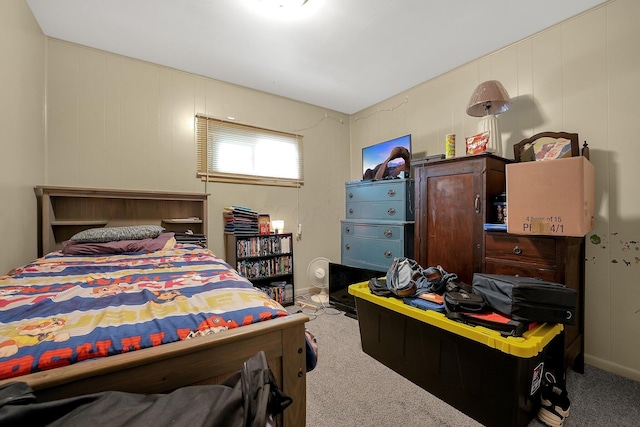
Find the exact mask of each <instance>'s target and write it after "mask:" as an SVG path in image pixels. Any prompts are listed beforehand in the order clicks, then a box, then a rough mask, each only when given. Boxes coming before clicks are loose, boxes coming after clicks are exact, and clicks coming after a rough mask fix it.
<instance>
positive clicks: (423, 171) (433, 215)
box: [412, 154, 584, 373]
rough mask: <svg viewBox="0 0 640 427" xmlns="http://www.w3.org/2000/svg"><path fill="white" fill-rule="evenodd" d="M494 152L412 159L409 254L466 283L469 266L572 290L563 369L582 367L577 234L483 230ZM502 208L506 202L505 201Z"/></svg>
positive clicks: (498, 186) (490, 216)
mask: <svg viewBox="0 0 640 427" xmlns="http://www.w3.org/2000/svg"><path fill="white" fill-rule="evenodd" d="M510 162H512V161H511V160H508V159H504V158H501V157H498V156H495V155H493V154H480V155H475V156H466V157H456V158H453V159H446V160H436V161H424V162H421V161H414V162H413V163H412V169H413V173H414V179H415V191H416V194H415V200H416V202H415V204H416V214H415V237H414V241H415V250H414V254H415V258H414V259H415V260H416V261H417V262H418V263H419V264H420V265H421V266H423V267H430V266H436V265H441V266H442V267H443V268H444V269H445V270H446V271H448V272H450V273H456V274H457V275H458V278H459V280H460V281H462V282H463V283H466V284H469V285H470V284H471V283H472V279H473V274H474V273H475V272H484V273H490V274H508V275H520V276H528V277H539V278H541V279H545V280H550V281H553V282H556V283H562V284H565V285H566V286H568V287H570V288H572V289H575V290H577V291H578V307H577V313H578V322H577V324H576V325H573V326H572V325H565V333H564V340H565V343H564V344H565V356H564V357H565V360H564V365H565V370H566V369H567V368H573V369H574V370H575V371H576V372H580V373H582V372H584V238H582V237H552V236H538V235H536V236H524V235H516V234H507V233H506V232H504V231H484V224H485V223H492V222H495V214H494V210H493V201H494V200H495V198H496V196H498V195H500V194H501V193H502V192H503V191H505V182H506V172H505V165H507V164H508V163H510ZM507 209H508V207H507Z"/></svg>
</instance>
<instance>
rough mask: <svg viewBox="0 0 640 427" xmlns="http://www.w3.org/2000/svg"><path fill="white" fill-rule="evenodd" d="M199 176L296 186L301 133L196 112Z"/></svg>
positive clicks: (301, 178) (299, 173)
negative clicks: (250, 124)
mask: <svg viewBox="0 0 640 427" xmlns="http://www.w3.org/2000/svg"><path fill="white" fill-rule="evenodd" d="M196 139H197V150H198V152H197V157H198V159H197V161H198V176H199V177H201V178H202V179H204V180H206V179H208V180H209V181H217V182H235V183H245V184H261V185H278V186H292V187H299V186H301V185H302V184H303V183H304V175H303V167H302V166H303V158H302V136H301V135H295V134H291V133H286V132H279V131H274V130H269V129H263V128H259V127H255V126H248V125H243V124H240V123H235V122H227V121H223V120H219V119H214V118H211V117H206V116H201V115H197V116H196Z"/></svg>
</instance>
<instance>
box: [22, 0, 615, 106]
mask: <svg viewBox="0 0 640 427" xmlns="http://www.w3.org/2000/svg"><path fill="white" fill-rule="evenodd" d="M26 1H27V3H28V4H29V6H30V7H31V10H32V11H33V14H34V16H35V18H36V19H37V21H38V23H39V24H40V27H41V28H42V31H43V32H44V34H45V35H47V36H49V37H54V38H58V39H61V40H67V41H71V42H74V43H78V44H81V45H85V46H90V47H94V48H97V49H102V50H105V51H109V52H113V53H117V54H121V55H125V56H129V57H133V58H137V59H141V60H145V61H149V62H152V63H156V64H160V65H164V66H168V67H172V68H176V69H179V70H183V71H187V72H190V73H195V74H199V75H202V76H206V77H211V78H214V79H218V80H222V81H226V82H230V83H235V84H238V85H241V86H246V87H249V88H253V89H258V90H261V91H264V92H268V93H273V94H277V95H281V96H284V97H287V98H292V99H295V100H299V101H303V102H307V103H310V104H314V105H318V106H321V107H324V108H328V109H332V110H336V111H339V112H343V113H347V114H352V113H355V112H358V111H360V110H361V109H363V108H366V107H369V106H371V105H373V104H375V103H377V102H380V101H382V100H384V99H386V98H388V97H390V96H392V95H395V94H397V93H399V92H402V91H403V90H406V89H409V88H411V87H413V86H415V85H417V84H419V83H422V82H425V81H427V80H429V79H431V78H434V77H436V76H438V75H440V74H442V73H444V72H446V71H448V70H451V69H453V68H456V67H458V66H460V65H462V64H465V63H467V62H469V61H472V60H474V59H477V58H479V57H481V56H484V55H486V54H488V53H491V52H493V51H495V50H498V49H500V48H502V47H505V46H508V45H510V44H512V43H514V42H516V41H518V40H521V39H523V38H525V37H527V36H529V35H531V34H534V33H536V32H539V31H541V30H543V29H545V28H548V27H550V26H552V25H554V24H556V23H558V22H561V21H563V20H565V19H568V18H570V17H572V16H575V15H577V14H579V13H580V12H583V11H585V10H587V9H590V8H592V7H594V6H596V5H598V4H601V3H605V2H606V0H308V2H307V4H305V5H304V6H302V7H301V8H299V9H298V11H299V13H300V14H299V16H296V17H285V16H272V15H268V14H266V13H265V10H264V9H263V8H260V7H256V6H257V5H258V4H259V3H260V0H26ZM263 1H264V0H263ZM280 11H282V8H280Z"/></svg>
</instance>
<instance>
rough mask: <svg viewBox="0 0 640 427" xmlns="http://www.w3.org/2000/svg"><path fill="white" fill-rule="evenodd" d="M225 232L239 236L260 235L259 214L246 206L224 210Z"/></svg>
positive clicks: (229, 207)
mask: <svg viewBox="0 0 640 427" xmlns="http://www.w3.org/2000/svg"><path fill="white" fill-rule="evenodd" d="M222 216H223V217H224V231H226V232H230V233H234V234H237V235H248V234H258V212H256V211H254V210H252V209H250V208H247V207H244V206H228V207H225V208H224V212H223V214H222Z"/></svg>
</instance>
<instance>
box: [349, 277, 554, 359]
mask: <svg viewBox="0 0 640 427" xmlns="http://www.w3.org/2000/svg"><path fill="white" fill-rule="evenodd" d="M349 293H350V294H351V295H353V296H355V297H356V298H360V299H363V300H366V301H369V302H371V303H374V304H376V305H379V306H381V307H384V308H387V309H389V310H393V311H395V312H397V313H400V314H404V315H405V316H409V317H412V318H414V319H416V320H419V321H421V322H425V323H428V324H430V325H433V326H436V327H438V328H441V329H444V330H446V331H449V332H453V333H454V334H457V335H460V336H463V337H465V338H469V339H470V340H473V341H477V342H479V343H482V344H484V345H486V346H489V347H491V348H495V349H496V350H500V351H502V352H504V353H507V354H511V355H513V356H517V357H523V358H529V357H534V356H536V355H538V354H539V353H540V352H541V351H542V350H543V349H544V348H545V346H546V345H547V344H549V343H550V342H551V340H552V339H553V338H554V337H555V336H556V335H558V334H559V333H560V332H562V329H563V325H562V324H559V323H540V324H537V325H535V326H534V327H532V328H531V329H529V330H528V331H527V332H525V333H524V334H523V335H522V336H521V337H504V336H502V335H500V332H498V331H495V330H493V329H489V328H485V327H483V326H471V325H466V324H464V323H461V322H456V321H455V320H450V319H447V317H446V316H445V315H444V314H443V313H439V312H437V311H434V310H421V309H419V308H415V307H412V306H410V305H407V304H405V303H404V302H403V301H402V299H399V298H395V297H390V298H387V297H379V296H377V295H373V294H372V293H371V291H370V290H369V283H368V282H362V283H355V284H353V285H350V286H349Z"/></svg>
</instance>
